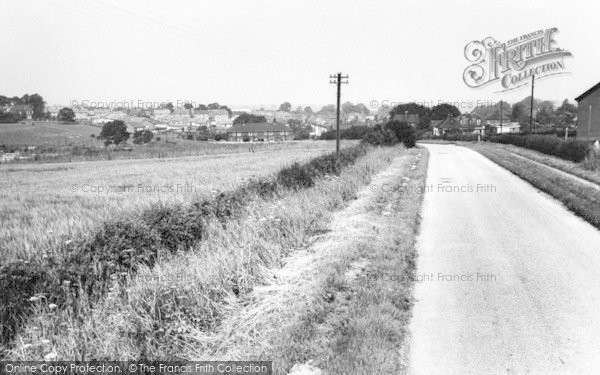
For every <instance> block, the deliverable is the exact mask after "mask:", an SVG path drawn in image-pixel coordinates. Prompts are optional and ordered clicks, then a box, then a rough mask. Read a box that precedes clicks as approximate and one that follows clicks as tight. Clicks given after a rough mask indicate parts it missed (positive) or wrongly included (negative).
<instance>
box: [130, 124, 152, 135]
mask: <svg viewBox="0 0 600 375" xmlns="http://www.w3.org/2000/svg"><path fill="white" fill-rule="evenodd" d="M147 129H148V128H146V125H145V124H143V123H139V122H129V123H127V132H129V133H132V134H134V133H137V132H141V131H144V130H147Z"/></svg>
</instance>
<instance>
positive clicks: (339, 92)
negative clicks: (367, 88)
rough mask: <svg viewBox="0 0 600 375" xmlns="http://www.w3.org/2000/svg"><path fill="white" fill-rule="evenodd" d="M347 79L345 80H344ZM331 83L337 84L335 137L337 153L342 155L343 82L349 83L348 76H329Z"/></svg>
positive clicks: (339, 74)
mask: <svg viewBox="0 0 600 375" xmlns="http://www.w3.org/2000/svg"><path fill="white" fill-rule="evenodd" d="M344 80H345V81H344ZM329 83H333V84H335V85H337V111H336V137H335V155H336V157H338V158H339V157H340V98H341V97H342V83H348V76H347V75H346V76H342V73H338V74H332V75H330V76H329Z"/></svg>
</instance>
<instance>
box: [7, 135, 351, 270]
mask: <svg viewBox="0 0 600 375" xmlns="http://www.w3.org/2000/svg"><path fill="white" fill-rule="evenodd" d="M348 144H350V142H348ZM334 147H335V145H334V144H333V143H332V142H328V141H318V142H295V143H290V144H289V146H288V147H285V148H282V149H277V150H265V151H262V150H261V151H258V152H247V153H231V154H219V155H204V156H192V157H182V158H166V159H143V160H112V161H93V162H81V163H58V164H30V165H24V164H13V165H1V166H0V175H1V176H2V179H1V180H0V259H1V260H2V261H3V262H5V261H9V260H12V259H16V258H20V259H30V258H32V257H35V256H39V255H40V254H43V253H44V252H49V251H52V249H53V248H55V247H56V244H57V243H58V242H60V241H62V240H65V239H67V238H73V237H75V236H77V235H79V234H80V233H82V232H86V231H89V230H91V229H92V228H94V227H95V226H96V225H98V224H99V223H101V222H103V221H106V220H111V219H116V218H119V216H120V215H122V214H124V213H126V212H131V211H134V210H138V209H143V208H145V207H147V206H148V205H150V204H152V203H155V202H182V203H186V202H191V201H195V200H197V199H202V198H205V197H210V196H211V195H212V194H216V193H217V192H218V191H226V190H231V189H234V188H235V187H237V186H239V184H241V183H244V182H245V181H247V180H249V179H252V178H255V177H258V176H264V175H268V174H272V173H275V172H276V171H278V170H279V169H281V168H282V167H283V166H285V165H289V164H291V163H293V162H295V161H303V160H307V159H310V158H312V157H315V156H317V155H321V154H323V153H327V152H331V151H332V150H333V149H334Z"/></svg>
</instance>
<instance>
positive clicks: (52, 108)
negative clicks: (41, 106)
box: [45, 105, 63, 119]
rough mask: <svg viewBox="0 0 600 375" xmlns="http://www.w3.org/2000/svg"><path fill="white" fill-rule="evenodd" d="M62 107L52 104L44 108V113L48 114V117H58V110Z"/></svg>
mask: <svg viewBox="0 0 600 375" xmlns="http://www.w3.org/2000/svg"><path fill="white" fill-rule="evenodd" d="M61 109H63V107H61V106H58V105H52V106H48V107H46V108H45V110H46V113H48V114H49V115H50V118H53V119H56V118H57V117H58V112H60V110H61Z"/></svg>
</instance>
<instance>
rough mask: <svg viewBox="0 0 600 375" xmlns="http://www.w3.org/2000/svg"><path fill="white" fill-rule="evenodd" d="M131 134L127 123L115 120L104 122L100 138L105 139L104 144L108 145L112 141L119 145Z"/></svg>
mask: <svg viewBox="0 0 600 375" xmlns="http://www.w3.org/2000/svg"><path fill="white" fill-rule="evenodd" d="M129 135H130V134H129V133H128V132H127V125H125V123H124V122H123V121H121V120H115V121H110V122H107V123H106V124H104V126H103V127H102V131H101V132H100V136H99V137H98V138H100V139H104V144H105V145H107V146H108V145H110V144H111V143H114V144H115V145H119V144H121V143H124V142H127V140H128V139H129Z"/></svg>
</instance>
